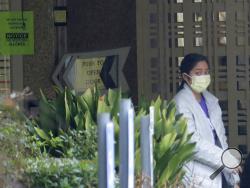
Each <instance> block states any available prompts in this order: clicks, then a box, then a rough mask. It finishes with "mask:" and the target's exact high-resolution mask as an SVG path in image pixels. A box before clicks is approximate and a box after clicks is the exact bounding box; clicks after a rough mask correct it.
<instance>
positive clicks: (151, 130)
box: [149, 106, 155, 187]
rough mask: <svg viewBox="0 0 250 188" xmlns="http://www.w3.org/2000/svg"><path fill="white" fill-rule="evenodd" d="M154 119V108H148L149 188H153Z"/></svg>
mask: <svg viewBox="0 0 250 188" xmlns="http://www.w3.org/2000/svg"><path fill="white" fill-rule="evenodd" d="M154 119H155V108H154V107H153V106H150V108H149V133H150V134H149V153H150V176H151V187H154V149H153V148H154V147H153V146H154V138H153V136H154V121H155V120H154Z"/></svg>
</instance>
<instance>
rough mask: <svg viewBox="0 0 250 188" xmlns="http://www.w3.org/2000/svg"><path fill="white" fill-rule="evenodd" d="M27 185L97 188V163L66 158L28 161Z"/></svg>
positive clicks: (34, 186) (44, 187)
mask: <svg viewBox="0 0 250 188" xmlns="http://www.w3.org/2000/svg"><path fill="white" fill-rule="evenodd" d="M25 176H26V183H27V185H28V187H32V188H41V187H42V188H57V187H60V188H74V187H77V188H84V187H89V188H93V187H97V167H96V162H92V161H80V160H76V159H66V158H60V159H57V158H37V159H29V160H27V168H26V169H25Z"/></svg>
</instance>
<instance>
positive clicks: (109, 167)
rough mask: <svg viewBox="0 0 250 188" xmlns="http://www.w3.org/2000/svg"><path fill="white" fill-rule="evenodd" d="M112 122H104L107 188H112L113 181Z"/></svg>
mask: <svg viewBox="0 0 250 188" xmlns="http://www.w3.org/2000/svg"><path fill="white" fill-rule="evenodd" d="M114 144H115V142H114V123H113V122H109V123H107V124H106V154H107V155H106V159H107V160H106V165H107V188H114V182H115V152H114V151H115V149H114Z"/></svg>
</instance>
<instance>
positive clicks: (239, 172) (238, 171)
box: [233, 166, 242, 174]
mask: <svg viewBox="0 0 250 188" xmlns="http://www.w3.org/2000/svg"><path fill="white" fill-rule="evenodd" d="M233 172H234V173H235V174H236V173H238V174H241V173H242V168H241V166H238V167H237V168H235V169H234V170H233Z"/></svg>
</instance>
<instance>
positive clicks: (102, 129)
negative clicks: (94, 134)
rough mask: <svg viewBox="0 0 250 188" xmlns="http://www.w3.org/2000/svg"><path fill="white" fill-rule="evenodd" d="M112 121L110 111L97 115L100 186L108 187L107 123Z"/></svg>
mask: <svg viewBox="0 0 250 188" xmlns="http://www.w3.org/2000/svg"><path fill="white" fill-rule="evenodd" d="M109 122H110V114H109V113H101V114H98V116H97V124H98V188H106V185H107V170H106V161H107V158H106V156H107V155H106V145H105V143H106V125H107V123H109Z"/></svg>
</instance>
